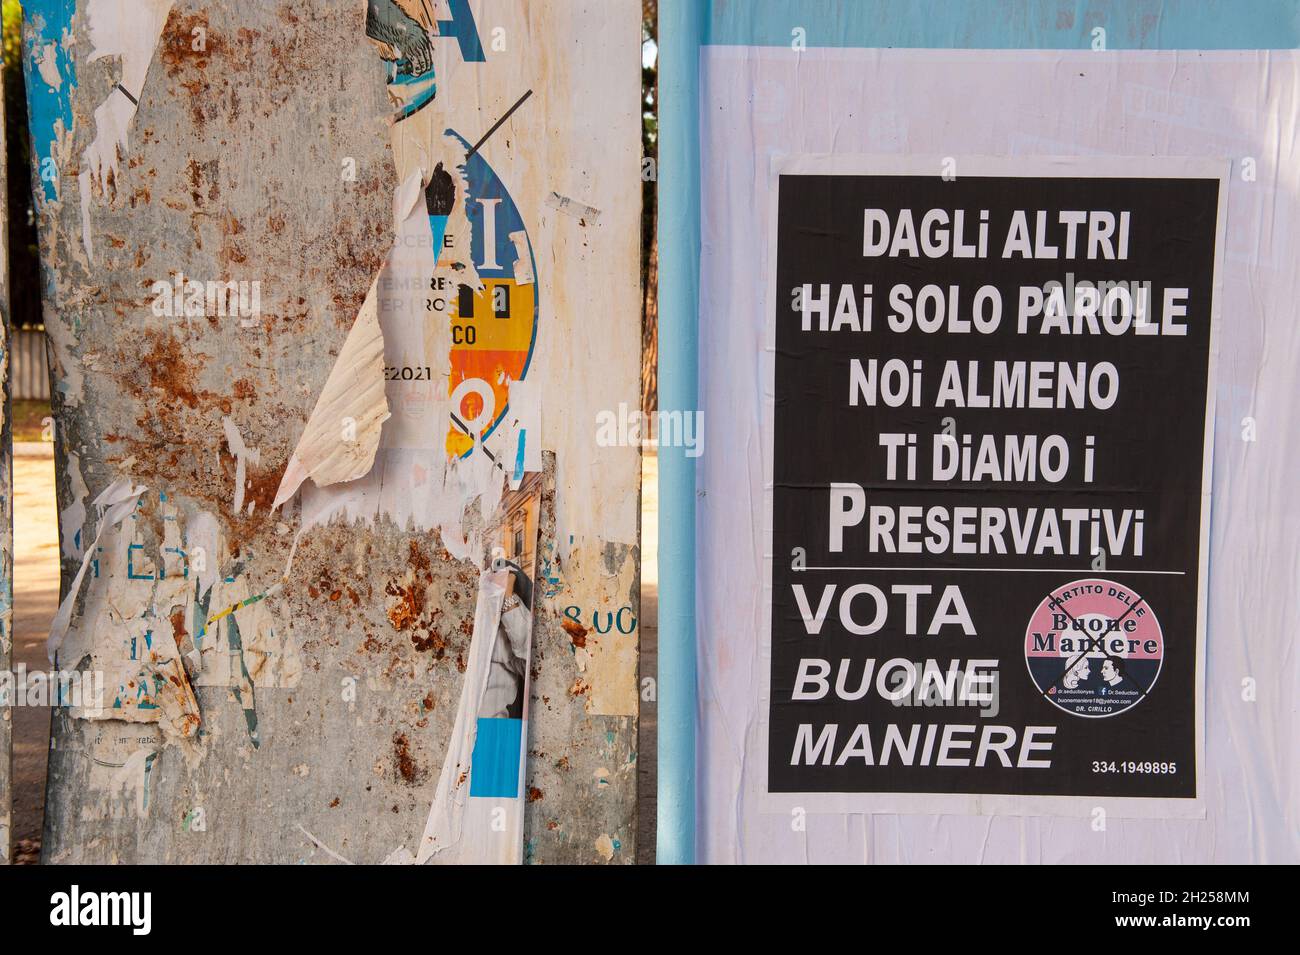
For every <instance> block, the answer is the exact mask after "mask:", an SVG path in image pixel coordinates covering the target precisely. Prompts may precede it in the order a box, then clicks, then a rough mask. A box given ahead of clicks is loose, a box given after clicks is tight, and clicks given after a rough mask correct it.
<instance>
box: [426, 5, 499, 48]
mask: <svg viewBox="0 0 1300 955" xmlns="http://www.w3.org/2000/svg"><path fill="white" fill-rule="evenodd" d="M447 6H448V7H449V8H450V10H451V19H450V20H439V21H438V36H446V37H455V38H456V42H457V43H458V44H460V55H461V59H463V60H464V61H465V62H466V63H486V62H487V57H486V56H484V55H483V43H482V41H480V40H479V35H478V27H477V26H476V25H475V23H474V11H473V10H471V9H470V7H469V0H447Z"/></svg>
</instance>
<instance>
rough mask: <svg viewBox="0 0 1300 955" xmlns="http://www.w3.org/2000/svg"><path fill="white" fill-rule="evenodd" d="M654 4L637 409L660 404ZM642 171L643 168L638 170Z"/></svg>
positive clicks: (650, 9) (654, 4) (649, 13)
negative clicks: (639, 400)
mask: <svg viewBox="0 0 1300 955" xmlns="http://www.w3.org/2000/svg"><path fill="white" fill-rule="evenodd" d="M658 38H659V2H658V0H641V148H642V151H643V156H644V158H643V160H642V161H643V162H644V161H645V160H646V159H648V160H650V164H649V168H650V169H652V170H654V174H653V175H649V174H645V173H643V174H642V176H641V410H642V411H643V412H644V413H645V414H647V415H649V414H653V413H654V412H655V410H656V409H657V408H658V406H659V396H658V390H659V243H658V241H657V239H656V234H655V226H656V199H657V195H658V189H657V187H658V185H659V183H658V179H659V171H658V170H659V146H658V143H659V119H658V110H659V44H658ZM643 168H645V167H644V166H643Z"/></svg>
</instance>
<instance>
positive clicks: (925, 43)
mask: <svg viewBox="0 0 1300 955" xmlns="http://www.w3.org/2000/svg"><path fill="white" fill-rule="evenodd" d="M708 8H709V9H708V14H707V15H706V16H707V19H706V22H705V23H704V35H703V37H702V40H703V42H704V43H705V44H706V45H712V46H769V47H782V46H783V47H786V48H789V47H790V45H791V42H792V41H793V40H794V38H795V37H794V35H793V34H792V32H791V31H793V30H794V29H796V28H799V29H802V30H803V31H804V36H803V39H804V41H805V42H806V44H807V46H808V48H809V49H812V48H814V47H867V48H883V47H895V48H910V49H932V50H933V49H939V50H945V49H953V50H1085V49H1089V48H1090V46H1091V43H1092V30H1093V29H1094V28H1095V27H1102V28H1104V29H1105V30H1106V48H1107V49H1108V50H1111V51H1115V50H1256V49H1258V50H1291V49H1296V48H1297V47H1300V13H1298V12H1297V8H1296V5H1295V3H1294V0H1256V2H1253V3H1250V4H1243V3H1241V2H1240V0H1136V2H1135V0H963V2H961V3H953V2H952V0H857V2H854V3H844V2H843V0H764V2H763V3H718V2H715V3H710V4H709V5H708Z"/></svg>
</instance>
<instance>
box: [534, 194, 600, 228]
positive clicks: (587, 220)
mask: <svg viewBox="0 0 1300 955" xmlns="http://www.w3.org/2000/svg"><path fill="white" fill-rule="evenodd" d="M546 204H547V205H548V206H550V207H551V208H552V209H554V210H555V211H556V212H563V213H564V214H565V215H566V216H573V217H574V218H575V219H577V220H579V222H580V223H581V224H582V225H595V224H596V222H597V221H598V220H599V219H600V210H599V209H596V208H593V207H592V206H588V205H584V204H583V203H581V202H579V201H578V200H577V199H570V198H569V197H568V196H562V195H560V194H559V193H558V192H552V193H551V194H550V195H549V196H547V197H546Z"/></svg>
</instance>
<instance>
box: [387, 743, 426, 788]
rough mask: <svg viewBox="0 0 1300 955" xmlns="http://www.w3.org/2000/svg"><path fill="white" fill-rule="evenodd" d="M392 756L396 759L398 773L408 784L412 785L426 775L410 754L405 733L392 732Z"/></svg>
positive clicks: (409, 745)
mask: <svg viewBox="0 0 1300 955" xmlns="http://www.w3.org/2000/svg"><path fill="white" fill-rule="evenodd" d="M393 758H394V759H395V760H396V761H397V772H398V775H400V776H401V777H402V779H403V780H404V781H405V782H406V784H407V785H408V786H414V785H416V784H418V783H420V782H421V781H423V780H424V778H425V777H426V776H427V775H428V774H427V773H426V772H425V771H424V770H422V769H421V768H420V767H419V766H418V765H416V762H415V759H414V758H412V756H411V743H410V740H408V739H407V738H406V734H405V733H403V732H401V731H398V732H396V733H394V734H393Z"/></svg>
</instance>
